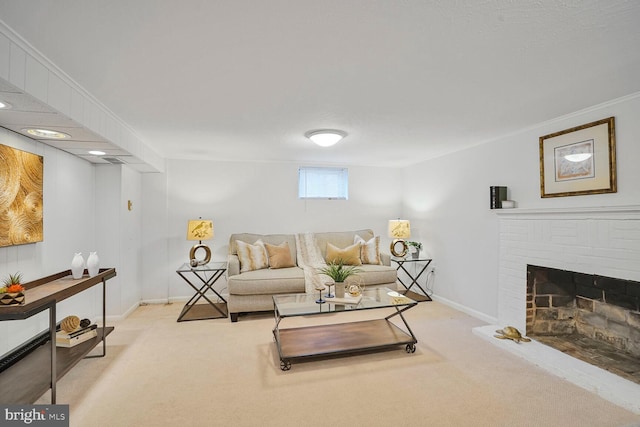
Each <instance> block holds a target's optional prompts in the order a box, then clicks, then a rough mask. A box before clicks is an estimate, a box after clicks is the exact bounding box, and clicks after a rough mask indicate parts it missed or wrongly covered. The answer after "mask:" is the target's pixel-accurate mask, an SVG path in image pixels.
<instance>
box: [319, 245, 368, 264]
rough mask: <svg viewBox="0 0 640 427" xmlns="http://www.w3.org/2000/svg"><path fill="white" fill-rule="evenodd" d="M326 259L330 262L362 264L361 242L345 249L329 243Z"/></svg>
mask: <svg viewBox="0 0 640 427" xmlns="http://www.w3.org/2000/svg"><path fill="white" fill-rule="evenodd" d="M325 261H326V262H327V263H328V264H338V263H342V264H344V265H362V261H360V243H356V244H354V245H351V246H347V247H346V248H344V249H340V248H338V247H336V246H334V245H332V244H331V243H327V257H326V259H325Z"/></svg>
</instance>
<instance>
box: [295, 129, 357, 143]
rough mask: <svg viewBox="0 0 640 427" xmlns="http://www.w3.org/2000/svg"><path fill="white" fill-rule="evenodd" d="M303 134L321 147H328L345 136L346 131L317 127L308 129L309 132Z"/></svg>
mask: <svg viewBox="0 0 640 427" xmlns="http://www.w3.org/2000/svg"><path fill="white" fill-rule="evenodd" d="M304 136H306V137H307V138H309V139H310V140H311V141H313V142H315V143H316V144H318V145H319V146H321V147H330V146H332V145H334V144H336V143H337V142H338V141H340V140H341V139H342V138H344V137H345V136H347V133H346V132H344V131H341V130H335V129H318V130H310V131H309V132H307V133H305V134H304Z"/></svg>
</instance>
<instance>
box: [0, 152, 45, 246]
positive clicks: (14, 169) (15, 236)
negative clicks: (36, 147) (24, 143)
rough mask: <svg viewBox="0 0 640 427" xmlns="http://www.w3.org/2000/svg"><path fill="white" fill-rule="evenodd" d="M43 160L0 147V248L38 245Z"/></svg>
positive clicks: (39, 157)
mask: <svg viewBox="0 0 640 427" xmlns="http://www.w3.org/2000/svg"><path fill="white" fill-rule="evenodd" d="M42 179H43V158H42V156H38V155H36V154H32V153H27V152H26V151H21V150H18V149H15V148H12V147H9V146H6V145H0V247H4V246H13V245H23V244H26V243H35V242H41V241H42V239H43V235H42V222H43V220H42Z"/></svg>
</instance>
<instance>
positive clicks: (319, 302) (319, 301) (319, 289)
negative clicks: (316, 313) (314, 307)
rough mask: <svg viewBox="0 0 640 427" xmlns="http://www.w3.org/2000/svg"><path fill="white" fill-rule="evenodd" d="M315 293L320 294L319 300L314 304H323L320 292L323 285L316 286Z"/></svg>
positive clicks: (322, 289)
mask: <svg viewBox="0 0 640 427" xmlns="http://www.w3.org/2000/svg"><path fill="white" fill-rule="evenodd" d="M316 291H318V293H319V294H320V298H318V299H317V300H316V304H324V303H325V302H326V301H325V300H323V299H322V291H324V285H323V284H321V283H320V284H318V285H317V286H316Z"/></svg>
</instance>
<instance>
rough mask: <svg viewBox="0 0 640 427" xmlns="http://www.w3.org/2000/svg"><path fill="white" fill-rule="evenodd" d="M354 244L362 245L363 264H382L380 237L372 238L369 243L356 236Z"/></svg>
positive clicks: (361, 256) (361, 257)
mask: <svg viewBox="0 0 640 427" xmlns="http://www.w3.org/2000/svg"><path fill="white" fill-rule="evenodd" d="M353 243H360V245H361V246H360V260H361V261H362V263H363V264H376V265H380V264H382V261H381V260H380V236H375V237H373V238H371V239H370V240H369V241H368V242H365V240H364V239H363V238H362V237H360V236H358V235H357V234H356V236H355V238H354V239H353Z"/></svg>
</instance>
